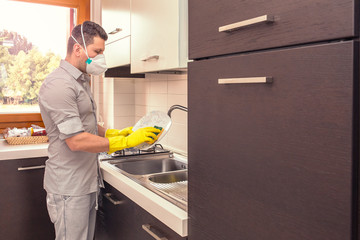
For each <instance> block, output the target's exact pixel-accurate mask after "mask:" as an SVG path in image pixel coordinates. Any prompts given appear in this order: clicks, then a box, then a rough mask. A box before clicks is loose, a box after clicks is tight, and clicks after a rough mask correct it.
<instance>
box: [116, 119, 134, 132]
mask: <svg viewBox="0 0 360 240" xmlns="http://www.w3.org/2000/svg"><path fill="white" fill-rule="evenodd" d="M134 124H135V122H134V117H115V118H114V128H116V129H123V128H126V127H130V126H134Z"/></svg>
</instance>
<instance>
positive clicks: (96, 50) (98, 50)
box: [87, 36, 105, 58]
mask: <svg viewBox="0 0 360 240" xmlns="http://www.w3.org/2000/svg"><path fill="white" fill-rule="evenodd" d="M104 50H105V40H104V39H102V38H101V37H98V36H95V37H94V43H93V44H90V45H89V46H87V52H88V54H89V58H94V57H96V56H97V55H98V54H103V53H104Z"/></svg>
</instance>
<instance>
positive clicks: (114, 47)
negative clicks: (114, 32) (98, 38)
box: [104, 36, 130, 68]
mask: <svg viewBox="0 0 360 240" xmlns="http://www.w3.org/2000/svg"><path fill="white" fill-rule="evenodd" d="M104 55H105V59H106V65H107V67H108V68H113V67H118V66H124V65H129V64H130V36H127V37H124V38H122V39H119V40H117V41H115V42H112V43H109V44H106V46H105V51H104Z"/></svg>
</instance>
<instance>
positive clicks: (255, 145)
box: [188, 3, 359, 240]
mask: <svg viewBox="0 0 360 240" xmlns="http://www.w3.org/2000/svg"><path fill="white" fill-rule="evenodd" d="M284 4H285V3H284ZM357 44H358V43H357V42H353V41H347V42H339V43H331V44H330V43H329V44H324V45H313V46H304V47H299V48H291V49H283V50H276V51H267V52H257V53H252V54H238V55H234V56H228V57H222V58H216V59H211V60H203V61H194V62H191V63H189V69H188V76H189V106H191V108H189V132H190V133H191V134H189V163H190V167H189V216H190V222H191V228H190V233H191V234H190V235H189V236H190V237H189V238H190V239H208V240H215V239H216V240H222V239H277V240H289V239H292V240H324V239H326V240H339V239H342V240H345V239H347V240H350V239H352V238H351V234H352V233H351V227H350V226H351V225H352V222H351V220H352V211H353V209H352V204H354V202H355V200H356V199H355V198H356V196H354V195H352V188H353V184H355V186H356V185H357V184H356V183H353V182H352V167H353V164H354V162H357V161H358V159H356V156H357V155H356V154H355V156H354V157H353V149H352V146H356V143H353V142H352V141H353V131H354V132H355V130H356V129H357V127H358V126H356V124H355V125H354V123H353V121H354V120H353V118H354V117H353V111H355V112H357V113H358V109H356V106H358V105H357V104H358V103H355V105H354V99H357V96H358V94H359V93H358V91H359V90H358V89H357V88H356V86H358V85H357V84H355V85H354V81H356V82H357V81H358V78H357V77H358V73H357V72H355V70H354V66H358V59H357V58H358V46H357ZM249 77H272V78H273V81H272V82H269V83H238V84H219V83H218V82H219V80H218V79H225V80H223V81H230V80H229V78H247V79H236V80H237V81H240V80H249V79H248V78H249ZM258 80H264V78H259V79H258ZM268 80H269V78H268ZM354 89H355V90H354ZM204 113H206V114H204ZM353 128H354V129H353ZM354 141H356V139H355V140H354ZM216 146H219V147H216ZM353 158H354V159H353ZM209 199H211V201H209ZM355 205H356V204H355Z"/></svg>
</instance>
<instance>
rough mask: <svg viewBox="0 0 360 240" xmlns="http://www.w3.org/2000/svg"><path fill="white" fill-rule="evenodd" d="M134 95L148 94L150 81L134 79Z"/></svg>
mask: <svg viewBox="0 0 360 240" xmlns="http://www.w3.org/2000/svg"><path fill="white" fill-rule="evenodd" d="M134 87H135V93H149V92H150V81H149V79H142V78H141V79H135V86H134Z"/></svg>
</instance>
